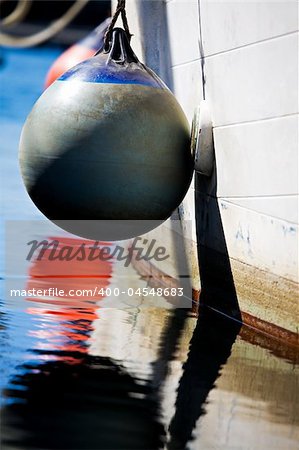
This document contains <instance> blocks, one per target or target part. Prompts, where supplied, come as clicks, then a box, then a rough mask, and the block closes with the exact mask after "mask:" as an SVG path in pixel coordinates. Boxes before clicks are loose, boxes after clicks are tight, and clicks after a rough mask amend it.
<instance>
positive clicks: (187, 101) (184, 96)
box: [172, 60, 202, 124]
mask: <svg viewBox="0 0 299 450" xmlns="http://www.w3.org/2000/svg"><path fill="white" fill-rule="evenodd" d="M172 76H173V87H174V94H175V96H176V98H177V99H178V101H179V103H180V105H181V106H182V108H183V110H184V112H185V114H186V115H187V118H188V120H189V122H190V124H191V122H192V118H193V115H194V110H195V108H196V107H197V106H198V105H199V102H200V101H201V99H202V82H201V64H200V61H199V60H198V61H194V62H192V63H188V64H184V65H181V66H177V67H174V68H173V71H172Z"/></svg>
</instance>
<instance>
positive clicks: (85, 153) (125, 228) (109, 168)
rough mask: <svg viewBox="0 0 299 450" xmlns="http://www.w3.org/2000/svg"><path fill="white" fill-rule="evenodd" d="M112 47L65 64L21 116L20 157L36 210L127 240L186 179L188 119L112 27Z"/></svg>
mask: <svg viewBox="0 0 299 450" xmlns="http://www.w3.org/2000/svg"><path fill="white" fill-rule="evenodd" d="M108 44H109V45H108V48H106V49H104V50H103V51H101V52H100V53H98V54H96V55H95V56H94V57H92V58H90V59H88V60H87V61H84V62H82V63H80V64H79V65H77V66H76V67H74V68H72V69H70V70H69V71H68V72H66V73H65V74H64V75H62V76H61V77H60V78H59V79H58V80H57V81H55V82H54V83H53V84H52V85H51V86H50V87H49V88H48V89H47V90H46V91H45V92H44V93H43V94H42V96H41V97H40V98H39V100H38V101H37V102H36V104H35V106H34V107H33V110H32V111H31V113H30V114H29V116H28V118H27V121H26V123H25V125H24V128H23V131H22V135H21V141H20V166H21V172H22V176H23V179H24V183H25V186H26V189H27V191H28V193H29V195H30V197H31V199H32V201H33V202H34V203H35V205H36V206H37V207H38V208H39V209H40V211H41V212H42V213H43V214H44V215H45V216H46V217H47V218H49V219H50V220H51V221H52V222H54V223H56V224H58V225H59V226H60V227H61V228H63V229H65V230H66V231H69V232H71V233H73V234H76V235H79V236H82V237H85V238H88V239H96V240H97V239H100V240H120V239H127V238H130V237H133V236H137V235H139V234H142V233H145V232H147V231H149V230H150V229H153V228H155V227H156V226H157V225H159V224H160V223H162V222H163V221H164V220H166V219H167V218H168V217H169V216H170V215H171V213H172V212H173V211H174V210H175V209H176V208H177V207H178V205H179V204H180V203H181V201H182V200H183V198H184V196H185V194H186V192H187V190H188V187H189V185H190V182H191V178H192V172H193V159H192V156H191V151H190V133H189V125H188V122H187V119H186V117H185V115H184V113H183V111H182V109H181V107H180V105H179V104H178V102H177V101H176V99H175V97H174V96H173V94H172V93H171V92H170V91H169V89H168V88H167V87H166V86H165V84H164V83H163V82H162V81H161V80H160V78H159V77H158V76H157V75H156V74H155V73H154V72H152V71H151V70H150V69H148V68H147V67H146V66H144V65H143V64H141V63H140V62H139V60H138V59H137V57H136V55H135V54H134V52H133V50H132V49H131V47H130V44H129V41H128V38H127V34H126V32H125V31H124V30H122V29H120V28H116V29H114V30H113V32H112V34H111V39H109V42H108Z"/></svg>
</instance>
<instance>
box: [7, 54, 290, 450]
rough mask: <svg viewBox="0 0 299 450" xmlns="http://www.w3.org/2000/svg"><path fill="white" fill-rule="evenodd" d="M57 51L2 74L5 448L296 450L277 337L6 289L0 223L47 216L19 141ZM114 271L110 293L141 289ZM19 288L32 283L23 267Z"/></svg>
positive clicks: (180, 315) (285, 355)
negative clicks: (28, 186) (27, 177)
mask: <svg viewBox="0 0 299 450" xmlns="http://www.w3.org/2000/svg"><path fill="white" fill-rule="evenodd" d="M59 53H60V49H58V48H56V47H52V48H50V47H49V48H47V47H44V48H37V49H32V50H19V51H16V50H5V51H4V60H5V61H4V65H2V66H1V67H0V85H1V90H0V95H1V98H0V102H1V103H0V105H1V107H0V128H1V143H0V145H1V166H0V167H1V254H0V265H1V281H0V282H1V299H2V300H1V302H0V358H1V378H0V389H1V409H0V413H1V439H2V442H1V448H3V449H11V450H12V449H14V450H16V449H38V450H42V449H48V450H49V449H72V450H79V449H83V448H86V449H94V450H98V449H105V450H107V449H114V450H120V449H125V450H132V449H139V450H141V449H148V450H153V449H160V448H161V449H162V448H167V449H180V450H183V449H190V450H199V449H203V450H206V449H207V450H208V449H228V450H236V449H238V450H239V449H240V450H243V449H244V450H248V449H250V450H251V449H271V450H272V449H280V450H282V449H295V448H298V438H299V411H298V405H299V398H298V392H299V390H298V380H299V371H298V352H297V350H296V349H293V348H290V347H289V346H288V345H286V344H285V343H283V342H278V341H275V340H274V339H272V338H270V337H269V336H263V335H258V334H257V333H256V332H255V331H252V330H250V329H247V328H246V327H241V326H240V325H238V324H233V323H231V322H230V321H229V320H228V319H226V318H224V317H221V316H219V315H217V314H216V313H215V312H213V311H210V310H208V309H200V311H199V314H196V313H195V312H193V313H192V312H190V311H186V310H167V309H166V308H165V309H164V308H162V307H160V308H157V307H154V306H152V307H151V308H148V307H143V306H144V299H142V298H140V297H136V298H123V302H124V306H123V307H122V308H120V307H119V306H118V307H117V308H115V307H114V308H104V307H103V303H101V301H99V302H98V301H91V300H87V301H80V300H79V299H75V300H76V301H74V302H70V301H68V302H64V301H62V300H61V299H58V298H43V299H40V300H39V301H32V300H30V299H26V298H25V297H18V298H17V297H14V298H13V297H9V296H8V295H6V294H5V290H4V282H7V281H8V280H5V277H6V275H5V267H4V266H5V265H4V260H5V255H7V254H10V250H11V248H13V247H12V243H11V242H5V236H4V224H5V223H6V222H7V221H8V220H9V219H14V220H18V221H20V220H28V221H30V220H35V219H41V218H42V215H41V213H40V212H39V211H38V210H37V208H36V207H35V206H34V205H33V204H32V202H31V201H30V199H29V197H28V196H27V194H26V192H25V189H24V187H23V184H22V180H21V177H20V173H19V168H18V158H17V152H18V141H19V136H20V132H21V128H22V124H23V122H24V121H25V118H26V116H27V114H28V113H29V111H30V110H31V108H32V106H33V104H34V102H35V101H36V99H37V98H38V96H39V95H40V93H41V92H42V89H43V82H44V79H45V75H46V72H47V70H48V68H49V66H50V64H51V62H52V61H53V60H54V59H55V58H56V56H58V54H59ZM28 223H29V222H28ZM10 256H11V258H15V261H16V265H17V263H18V255H17V254H12V255H10ZM32 267H33V268H35V269H36V268H38V264H37V265H36V266H34V265H33V266H32ZM106 269H107V268H106ZM108 269H109V270H107V283H108V282H109V283H110V284H111V285H113V283H114V286H117V285H118V284H117V283H119V280H120V279H121V280H122V283H123V284H122V285H125V284H126V283H127V285H128V287H129V286H130V285H132V283H133V282H134V287H136V288H137V287H138V286H140V287H144V286H145V285H146V281H145V280H144V279H141V278H140V277H139V276H138V274H137V273H135V272H134V273H133V271H132V269H131V271H129V269H128V270H127V271H124V270H123V269H122V268H121V267H113V268H112V274H111V273H110V268H108ZM108 272H109V273H108ZM116 275H117V276H118V277H119V278H117V276H116ZM21 281H22V283H24V285H26V284H28V283H29V284H30V283H36V282H38V280H36V279H34V277H33V276H32V274H30V273H29V272H28V273H24V277H23V278H22V280H21ZM41 282H42V283H47V281H46V280H42V281H41ZM74 282H76V280H75V281H74Z"/></svg>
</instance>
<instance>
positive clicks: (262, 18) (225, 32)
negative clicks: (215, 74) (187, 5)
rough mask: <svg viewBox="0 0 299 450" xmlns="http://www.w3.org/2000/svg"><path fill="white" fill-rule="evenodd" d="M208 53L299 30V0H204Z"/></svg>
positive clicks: (204, 37)
mask: <svg viewBox="0 0 299 450" xmlns="http://www.w3.org/2000/svg"><path fill="white" fill-rule="evenodd" d="M200 5H201V9H200V11H201V24H202V35H203V48H204V54H205V55H211V54H215V53H218V52H223V51H227V50H230V49H233V48H236V47H240V46H243V45H248V44H251V43H253V42H258V41H262V40H265V39H271V38H272V37H274V36H279V35H283V34H286V33H290V32H292V31H296V30H298V3H297V0H287V1H271V0H270V1H269V0H267V1H265V0H260V1H243V0H237V1H219V0H218V1H211V0H201V1H200Z"/></svg>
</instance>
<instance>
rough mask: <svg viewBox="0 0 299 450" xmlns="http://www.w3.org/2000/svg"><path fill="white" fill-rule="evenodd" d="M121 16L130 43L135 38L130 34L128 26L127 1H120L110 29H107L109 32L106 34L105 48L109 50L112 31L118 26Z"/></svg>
mask: <svg viewBox="0 0 299 450" xmlns="http://www.w3.org/2000/svg"><path fill="white" fill-rule="evenodd" d="M119 15H121V18H122V22H123V26H124V30H125V32H126V35H127V38H128V40H129V41H130V40H131V36H133V35H132V34H131V33H130V30H129V25H128V19H127V14H126V0H118V2H117V7H116V11H115V13H114V16H113V17H112V20H111V23H110V25H109V27H108V28H107V31H106V34H105V39H104V43H105V48H107V47H108V46H109V42H110V40H111V35H112V31H113V28H114V26H115V24H116V21H117V19H118V17H119Z"/></svg>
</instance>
